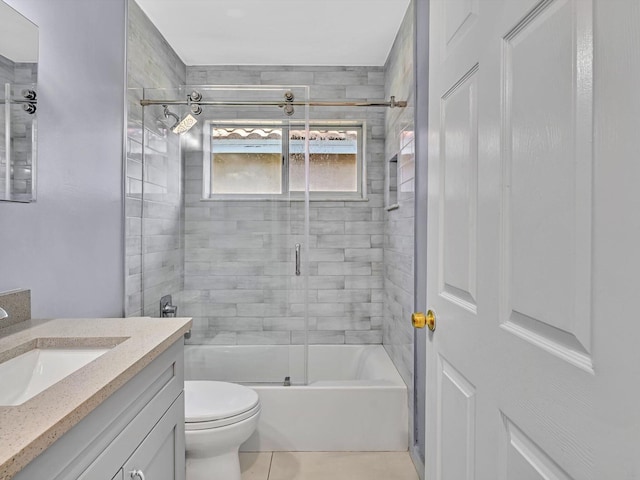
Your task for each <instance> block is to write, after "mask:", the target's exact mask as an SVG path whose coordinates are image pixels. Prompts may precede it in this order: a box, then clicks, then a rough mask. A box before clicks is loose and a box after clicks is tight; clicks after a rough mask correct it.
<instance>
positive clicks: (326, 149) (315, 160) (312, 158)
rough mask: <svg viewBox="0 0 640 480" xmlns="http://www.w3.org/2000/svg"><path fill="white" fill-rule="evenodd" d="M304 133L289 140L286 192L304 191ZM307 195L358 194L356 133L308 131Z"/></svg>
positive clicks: (291, 136)
mask: <svg viewBox="0 0 640 480" xmlns="http://www.w3.org/2000/svg"><path fill="white" fill-rule="evenodd" d="M304 137H305V131H304V130H302V131H295V130H294V131H292V132H291V133H290V136H289V138H290V140H289V145H290V147H289V149H290V153H289V189H290V191H292V192H303V191H304V140H305V138H304ZM309 191H310V192H357V191H358V130H346V129H344V130H333V129H331V130H329V129H327V130H324V129H323V130H320V129H317V130H309Z"/></svg>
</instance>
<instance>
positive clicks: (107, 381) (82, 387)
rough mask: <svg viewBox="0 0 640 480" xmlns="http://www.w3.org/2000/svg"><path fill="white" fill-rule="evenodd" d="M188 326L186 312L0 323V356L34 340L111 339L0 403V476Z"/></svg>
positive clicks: (69, 343) (81, 343) (93, 342)
mask: <svg viewBox="0 0 640 480" xmlns="http://www.w3.org/2000/svg"><path fill="white" fill-rule="evenodd" d="M190 327H191V319H190V318H149V317H130V318H92V319H77V318H74V319H56V320H29V321H26V322H22V323H20V324H18V325H14V326H11V327H7V328H3V329H0V362H2V361H4V360H7V359H8V358H12V357H14V356H16V354H19V353H22V352H23V351H26V350H29V349H30V348H33V345H34V342H36V343H37V345H38V346H45V347H49V348H51V347H56V346H59V347H65V348H68V347H74V346H77V347H90V346H93V347H104V346H109V347H111V346H113V345H115V346H114V347H113V348H112V349H110V350H109V351H108V352H106V353H105V354H103V355H102V356H100V357H98V358H97V359H95V360H94V361H92V362H91V363H89V364H87V365H85V366H84V367H82V368H80V369H79V370H77V371H75V372H74V373H72V374H71V375H69V376H67V377H66V378H64V379H63V380H61V381H60V382H58V383H56V384H54V385H52V386H51V387H49V388H47V389H46V390H44V391H43V392H41V393H39V394H38V395H36V396H35V397H33V398H31V399H30V400H28V401H26V402H25V403H23V404H22V405H17V406H0V479H2V480H7V479H10V478H12V477H13V476H14V475H15V474H16V473H18V472H19V471H20V470H22V469H23V468H24V467H25V466H26V465H27V464H28V463H29V462H31V461H32V460H33V459H34V458H36V457H37V456H38V455H39V454H40V453H41V452H42V451H44V450H45V449H46V448H48V447H49V446H50V445H51V444H52V443H53V442H55V441H56V440H57V439H58V438H60V437H61V436H62V435H63V434H64V433H66V432H67V431H68V430H70V429H71V428H72V427H73V426H74V425H76V424H77V423H78V422H80V420H82V419H83V418H84V417H86V416H87V415H88V414H89V413H90V412H91V411H93V410H94V409H95V408H96V407H97V406H98V405H100V404H101V403H102V402H103V401H105V400H106V399H107V398H108V397H109V396H110V395H111V394H113V393H114V392H115V391H117V390H118V389H119V388H120V387H122V386H123V385H124V384H125V383H126V382H127V381H128V380H130V379H131V378H132V377H134V376H135V375H136V374H137V373H138V372H140V371H141V370H142V369H143V368H144V367H145V366H147V365H148V364H149V363H151V362H152V361H153V360H154V359H155V358H156V357H157V356H158V355H160V354H161V353H162V352H164V351H165V350H166V349H167V348H169V347H170V346H171V345H172V344H173V343H174V342H176V341H177V340H179V339H180V338H181V337H182V336H183V335H184V333H186V332H187V331H188V330H189V328H190ZM17 352H18V353H17Z"/></svg>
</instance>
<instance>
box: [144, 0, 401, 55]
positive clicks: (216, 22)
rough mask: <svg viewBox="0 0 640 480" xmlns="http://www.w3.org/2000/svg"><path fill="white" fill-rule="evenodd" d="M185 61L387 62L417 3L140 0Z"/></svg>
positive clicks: (383, 0)
mask: <svg viewBox="0 0 640 480" xmlns="http://www.w3.org/2000/svg"><path fill="white" fill-rule="evenodd" d="M136 1H137V2H138V4H139V5H140V7H141V8H142V10H144V12H145V13H146V14H147V16H148V17H149V18H150V19H151V21H152V22H153V23H154V24H155V25H156V27H157V28H158V29H159V30H160V32H161V33H162V35H163V36H164V37H165V38H166V39H167V41H168V42H169V43H170V44H171V46H172V47H173V49H174V50H175V51H176V53H177V54H178V55H179V56H180V58H181V59H182V61H183V62H184V63H185V64H186V65H372V66H382V65H384V63H385V61H386V59H387V56H388V55H389V51H390V50H391V47H392V46H393V41H394V39H395V36H396V33H397V32H398V29H399V28H400V24H401V23H402V19H403V18H404V14H405V12H406V10H407V7H408V6H409V3H410V0H136Z"/></svg>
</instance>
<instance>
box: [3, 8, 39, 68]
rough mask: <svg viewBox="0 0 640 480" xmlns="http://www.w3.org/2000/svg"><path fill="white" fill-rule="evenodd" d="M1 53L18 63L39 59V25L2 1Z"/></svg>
mask: <svg viewBox="0 0 640 480" xmlns="http://www.w3.org/2000/svg"><path fill="white" fill-rule="evenodd" d="M0 55H2V56H3V57H6V58H8V59H9V60H12V61H13V62H16V63H22V62H26V63H31V62H33V63H35V62H37V61H38V27H36V26H35V25H34V24H33V23H31V22H30V21H29V20H27V19H26V18H25V17H23V16H22V15H20V14H19V13H18V12H16V11H15V10H14V9H13V8H11V7H10V6H9V5H7V4H6V3H4V2H0Z"/></svg>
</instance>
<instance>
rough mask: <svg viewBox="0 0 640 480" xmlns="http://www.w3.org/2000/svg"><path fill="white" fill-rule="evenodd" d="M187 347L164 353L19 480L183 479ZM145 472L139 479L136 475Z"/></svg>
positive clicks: (56, 444) (24, 470) (178, 347)
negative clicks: (185, 361) (185, 356)
mask: <svg viewBox="0 0 640 480" xmlns="http://www.w3.org/2000/svg"><path fill="white" fill-rule="evenodd" d="M183 390H184V347H183V341H182V340H180V341H178V342H176V343H175V344H173V345H172V346H171V347H170V348H169V349H167V350H166V351H165V352H163V353H162V354H160V355H159V356H158V357H157V358H156V359H155V360H153V362H151V363H150V364H149V365H148V366H146V367H145V368H144V369H143V370H142V371H141V372H140V373H138V374H137V375H136V376H135V377H133V378H132V379H131V380H129V381H128V382H127V383H125V384H124V385H123V386H122V387H121V388H120V389H119V390H117V391H116V392H115V393H114V394H113V395H111V396H110V397H109V398H108V399H106V400H105V401H104V402H103V403H102V404H101V405H100V406H98V407H97V408H96V409H95V410H94V411H93V412H91V413H90V414H89V415H87V416H86V417H85V418H84V419H83V420H82V421H80V422H79V423H78V424H77V425H76V426H75V427H73V428H72V429H71V430H69V431H68V432H67V433H66V434H65V435H63V436H62V437H61V438H60V439H59V440H57V441H56V442H55V443H54V444H53V445H51V446H50V447H49V448H48V449H47V450H45V451H44V452H43V453H42V454H40V455H39V456H38V457H36V459H35V460H33V461H32V462H31V463H30V464H28V465H27V466H26V467H25V468H24V469H23V470H22V471H20V472H19V473H18V474H17V475H16V476H15V477H14V478H15V480H33V479H39V478H43V479H44V478H46V479H50V480H144V479H146V480H185V454H184V451H185V450H184V392H183ZM138 471H139V472H141V475H138V474H136V473H134V472H138Z"/></svg>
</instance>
